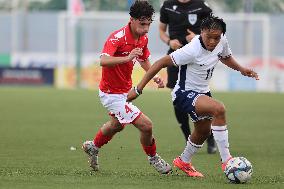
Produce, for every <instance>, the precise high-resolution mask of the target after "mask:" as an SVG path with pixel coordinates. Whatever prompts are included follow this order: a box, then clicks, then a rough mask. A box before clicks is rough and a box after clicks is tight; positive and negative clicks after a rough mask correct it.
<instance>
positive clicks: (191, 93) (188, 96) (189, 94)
mask: <svg viewBox="0 0 284 189" xmlns="http://www.w3.org/2000/svg"><path fill="white" fill-rule="evenodd" d="M194 95H195V93H194V92H190V93H188V95H187V98H192V97H194Z"/></svg>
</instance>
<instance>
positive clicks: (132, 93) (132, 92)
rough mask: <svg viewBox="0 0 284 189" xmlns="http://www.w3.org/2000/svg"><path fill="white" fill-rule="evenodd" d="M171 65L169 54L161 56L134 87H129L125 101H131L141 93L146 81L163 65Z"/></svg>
mask: <svg viewBox="0 0 284 189" xmlns="http://www.w3.org/2000/svg"><path fill="white" fill-rule="evenodd" d="M170 65H173V62H172V59H171V57H170V56H169V55H166V56H164V57H162V58H161V59H159V60H157V61H156V62H155V63H154V64H153V65H152V66H151V67H150V69H149V70H148V71H147V72H146V74H145V75H144V77H143V78H142V80H141V81H140V82H139V83H138V85H137V86H136V87H134V88H133V89H131V90H130V91H129V92H128V95H127V101H128V102H129V101H132V100H134V99H135V98H137V97H138V96H139V95H140V94H142V91H143V89H144V87H145V86H146V85H147V83H148V82H149V81H150V80H151V79H152V78H153V77H154V76H155V75H156V74H157V73H158V72H159V71H160V70H161V69H162V68H164V67H167V66H170Z"/></svg>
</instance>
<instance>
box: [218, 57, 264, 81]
mask: <svg viewBox="0 0 284 189" xmlns="http://www.w3.org/2000/svg"><path fill="white" fill-rule="evenodd" d="M220 61H221V62H222V63H223V64H225V65H226V66H228V67H230V68H232V69H234V70H236V71H239V72H241V74H242V75H244V76H247V77H252V78H255V79H256V80H259V77H258V74H257V73H256V72H255V71H253V70H252V69H249V68H245V67H243V66H241V65H240V64H238V63H237V61H236V60H235V59H234V57H233V56H230V57H228V58H223V59H220Z"/></svg>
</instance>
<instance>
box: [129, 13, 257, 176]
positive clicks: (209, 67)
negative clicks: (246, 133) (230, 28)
mask: <svg viewBox="0 0 284 189" xmlns="http://www.w3.org/2000/svg"><path fill="white" fill-rule="evenodd" d="M225 32H226V24H225V22H224V21H223V20H222V19H220V18H218V17H215V16H213V15H210V16H209V17H207V18H205V19H204V20H203V21H202V24H201V34H200V35H197V36H195V37H194V38H193V40H192V41H191V42H190V43H188V44H187V45H186V46H184V47H182V48H180V49H178V50H176V51H174V52H172V53H171V54H170V55H166V56H164V57H162V58H161V59H159V60H158V61H156V62H155V63H154V64H153V65H152V66H151V68H150V69H149V70H148V71H147V73H146V74H145V76H144V77H143V79H142V80H141V81H140V83H139V84H138V85H137V87H135V88H134V89H132V90H131V91H129V93H128V101H132V100H134V99H135V98H137V97H138V96H139V94H141V93H142V90H143V88H144V87H145V85H146V84H147V83H148V82H149V81H150V80H151V78H153V77H154V76H155V75H156V74H157V73H158V72H159V71H160V70H161V69H162V68H164V67H167V66H170V65H175V66H178V67H179V78H178V81H177V84H176V86H175V88H174V90H173V91H172V100H173V103H174V105H175V106H176V107H177V108H179V109H180V110H182V111H184V112H187V113H188V114H190V116H191V119H192V121H193V123H194V131H193V132H192V134H191V136H189V138H188V142H187V145H186V147H185V149H184V151H183V153H182V154H181V155H180V156H179V157H177V158H176V159H174V161H173V164H174V166H176V167H178V168H179V169H181V170H182V171H183V172H185V173H186V174H187V175H188V176H191V177H203V175H202V173H200V172H198V171H197V170H196V169H195V168H194V167H193V166H192V163H191V160H192V157H193V155H194V154H195V153H196V152H197V151H198V150H199V149H200V148H201V147H202V146H203V143H204V141H205V140H206V139H207V137H208V135H209V134H210V131H211V129H212V132H213V135H214V138H215V140H216V143H217V146H218V150H219V153H220V156H221V161H222V164H221V168H222V170H223V171H224V169H225V166H226V163H227V162H228V160H229V159H231V158H232V156H231V154H230V151H229V142H228V130H227V123H226V115H225V112H226V109H225V106H224V104H223V103H221V102H219V101H217V100H215V99H214V98H212V96H211V93H210V89H209V81H210V79H211V77H212V75H213V72H214V68H215V67H216V64H217V63H218V62H219V60H220V61H221V62H222V63H223V64H225V65H226V66H228V67H230V68H232V69H234V70H236V71H239V72H240V73H241V74H242V75H244V76H248V77H252V78H255V79H256V80H258V74H257V73H256V72H254V71H253V70H251V69H248V68H245V67H243V66H241V65H239V64H238V63H237V62H236V60H235V59H234V58H233V56H232V52H231V50H230V48H229V45H228V41H227V39H226V36H225Z"/></svg>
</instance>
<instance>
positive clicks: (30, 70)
mask: <svg viewBox="0 0 284 189" xmlns="http://www.w3.org/2000/svg"><path fill="white" fill-rule="evenodd" d="M150 2H151V3H152V4H153V5H154V7H155V10H156V15H155V19H154V22H153V24H152V25H151V28H150V32H149V34H148V35H149V48H150V51H151V54H152V55H151V60H152V62H154V61H155V60H157V59H158V58H159V57H161V56H163V55H164V54H165V53H166V51H167V48H168V47H167V46H166V45H165V44H164V43H162V42H161V40H160V38H159V34H158V23H159V7H160V4H161V3H162V2H163V1H162V0H152V1H150ZM207 2H208V3H209V4H210V7H211V8H212V9H213V11H214V12H215V14H216V15H217V16H220V17H222V18H224V20H225V21H226V23H227V33H226V35H227V38H228V40H229V43H230V46H231V49H232V51H233V55H234V56H235V57H236V58H237V60H238V61H239V63H240V64H242V65H245V66H248V67H251V68H253V69H255V70H256V71H257V72H258V73H259V74H260V81H254V80H252V79H249V78H245V77H242V76H241V75H240V74H239V73H238V72H235V71H233V70H230V69H228V68H225V66H223V65H222V64H219V65H218V66H217V68H216V71H215V72H214V77H213V79H212V82H211V88H212V89H213V90H218V91H267V92H284V37H283V34H282V33H283V31H284V24H283V23H284V22H283V20H284V14H283V10H284V1H282V0H277V1H276V0H270V1H262V0H243V1H241V0H240V1H235V0H234V1H232V0H215V1H213V0H212V1H207ZM131 3H132V1H131V0H86V1H83V0H69V1H66V0H11V1H9V0H0V85H36V86H40V85H49V86H54V87H58V88H77V87H79V88H91V89H96V88H97V87H98V82H99V80H100V77H101V68H100V66H99V64H98V60H99V54H100V51H101V49H102V47H103V44H104V42H105V40H106V38H107V37H108V35H109V34H110V33H111V32H112V31H114V30H117V29H119V28H121V27H123V26H124V25H126V24H127V22H128V20H129V14H128V8H129V5H130V4H131ZM143 74H144V72H143V71H142V69H136V68H135V69H134V76H133V80H134V83H136V82H137V81H139V79H140V78H141V77H142V76H143ZM160 74H161V76H162V77H164V78H165V77H166V73H165V71H164V70H163V71H162V72H161V73H160ZM149 87H154V85H153V84H151V85H149Z"/></svg>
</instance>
